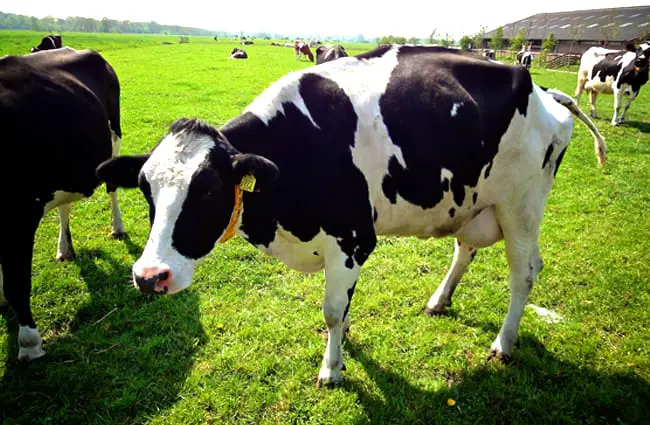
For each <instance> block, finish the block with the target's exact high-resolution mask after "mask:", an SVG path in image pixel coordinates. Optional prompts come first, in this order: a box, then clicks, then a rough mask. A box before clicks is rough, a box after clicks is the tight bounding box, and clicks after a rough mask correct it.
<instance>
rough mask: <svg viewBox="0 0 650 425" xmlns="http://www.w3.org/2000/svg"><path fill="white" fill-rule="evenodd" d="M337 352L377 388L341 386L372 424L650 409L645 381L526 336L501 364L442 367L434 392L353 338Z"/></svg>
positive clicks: (550, 420) (579, 419) (520, 420)
mask: <svg viewBox="0 0 650 425" xmlns="http://www.w3.org/2000/svg"><path fill="white" fill-rule="evenodd" d="M344 349H345V350H346V351H347V352H348V353H349V355H350V357H352V358H354V359H356V360H357V361H359V362H360V363H361V365H362V366H363V368H364V369H365V371H366V373H367V375H368V376H369V377H370V379H371V380H373V381H374V383H375V384H376V387H377V389H376V390H375V389H373V388H369V387H368V385H367V384H365V383H364V382H360V381H355V380H344V384H343V388H344V390H346V391H350V392H354V393H355V394H357V396H358V399H359V403H360V405H362V406H363V408H364V410H365V413H366V415H367V418H368V420H369V422H370V423H373V424H375V423H376V424H439V423H444V424H477V423H481V424H483V423H484V424H572V425H573V424H628V425H629V424H641V423H643V421H644V420H647V418H648V416H647V414H648V409H650V386H649V385H648V382H647V381H645V380H643V379H642V378H640V377H638V376H635V375H634V374H632V373H630V374H608V373H602V372H599V371H596V370H592V369H590V368H588V367H584V366H582V365H581V364H580V360H579V359H578V360H576V363H569V362H566V361H563V360H560V359H558V358H557V357H556V356H555V355H553V353H551V352H549V351H547V350H546V348H545V347H544V346H543V344H542V343H541V342H539V340H537V339H536V338H535V337H533V336H531V335H526V334H525V335H521V336H520V344H519V348H518V349H517V352H516V354H515V356H514V359H513V361H512V362H511V363H510V364H508V365H507V366H503V365H500V364H499V365H495V364H493V363H492V362H490V363H488V362H487V361H485V362H484V364H483V365H482V366H480V367H477V368H471V369H460V370H454V371H448V372H447V375H448V376H447V378H448V379H447V381H448V385H447V386H446V387H443V388H442V389H438V390H425V389H422V388H421V387H418V386H415V385H413V384H412V383H410V382H408V381H407V380H406V379H404V377H402V376H400V375H399V374H397V373H394V372H392V371H391V370H390V368H384V367H383V366H382V365H380V364H378V363H377V362H376V361H375V360H374V359H372V358H371V357H370V356H368V355H367V354H365V353H364V348H363V347H362V346H360V345H359V344H357V343H355V342H354V341H353V340H346V342H345V345H344ZM449 399H452V400H454V401H455V405H453V406H450V405H449V404H448V400H449ZM364 420H365V418H364ZM646 423H647V422H646Z"/></svg>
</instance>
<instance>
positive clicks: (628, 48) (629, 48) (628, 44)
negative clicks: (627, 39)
mask: <svg viewBox="0 0 650 425" xmlns="http://www.w3.org/2000/svg"><path fill="white" fill-rule="evenodd" d="M625 48H626V49H627V50H628V51H630V52H636V47H634V44H632V43H627V44H626V45H625Z"/></svg>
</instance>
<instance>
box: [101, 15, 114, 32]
mask: <svg viewBox="0 0 650 425" xmlns="http://www.w3.org/2000/svg"><path fill="white" fill-rule="evenodd" d="M110 30H111V27H110V24H109V23H108V18H102V20H101V21H100V22H99V32H110Z"/></svg>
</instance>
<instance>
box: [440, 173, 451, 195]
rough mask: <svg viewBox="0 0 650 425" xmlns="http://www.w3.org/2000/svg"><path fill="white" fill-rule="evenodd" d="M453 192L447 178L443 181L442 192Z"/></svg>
mask: <svg viewBox="0 0 650 425" xmlns="http://www.w3.org/2000/svg"><path fill="white" fill-rule="evenodd" d="M450 190H451V183H450V181H449V179H448V178H447V177H445V178H444V179H442V191H443V192H449V191H450Z"/></svg>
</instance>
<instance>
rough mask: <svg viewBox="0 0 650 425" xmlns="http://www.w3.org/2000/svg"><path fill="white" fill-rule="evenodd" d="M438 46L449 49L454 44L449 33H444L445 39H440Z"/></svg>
mask: <svg viewBox="0 0 650 425" xmlns="http://www.w3.org/2000/svg"><path fill="white" fill-rule="evenodd" d="M440 44H441V45H442V47H449V46H451V45H452V44H454V39H453V38H451V35H449V33H445V38H441V39H440Z"/></svg>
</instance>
